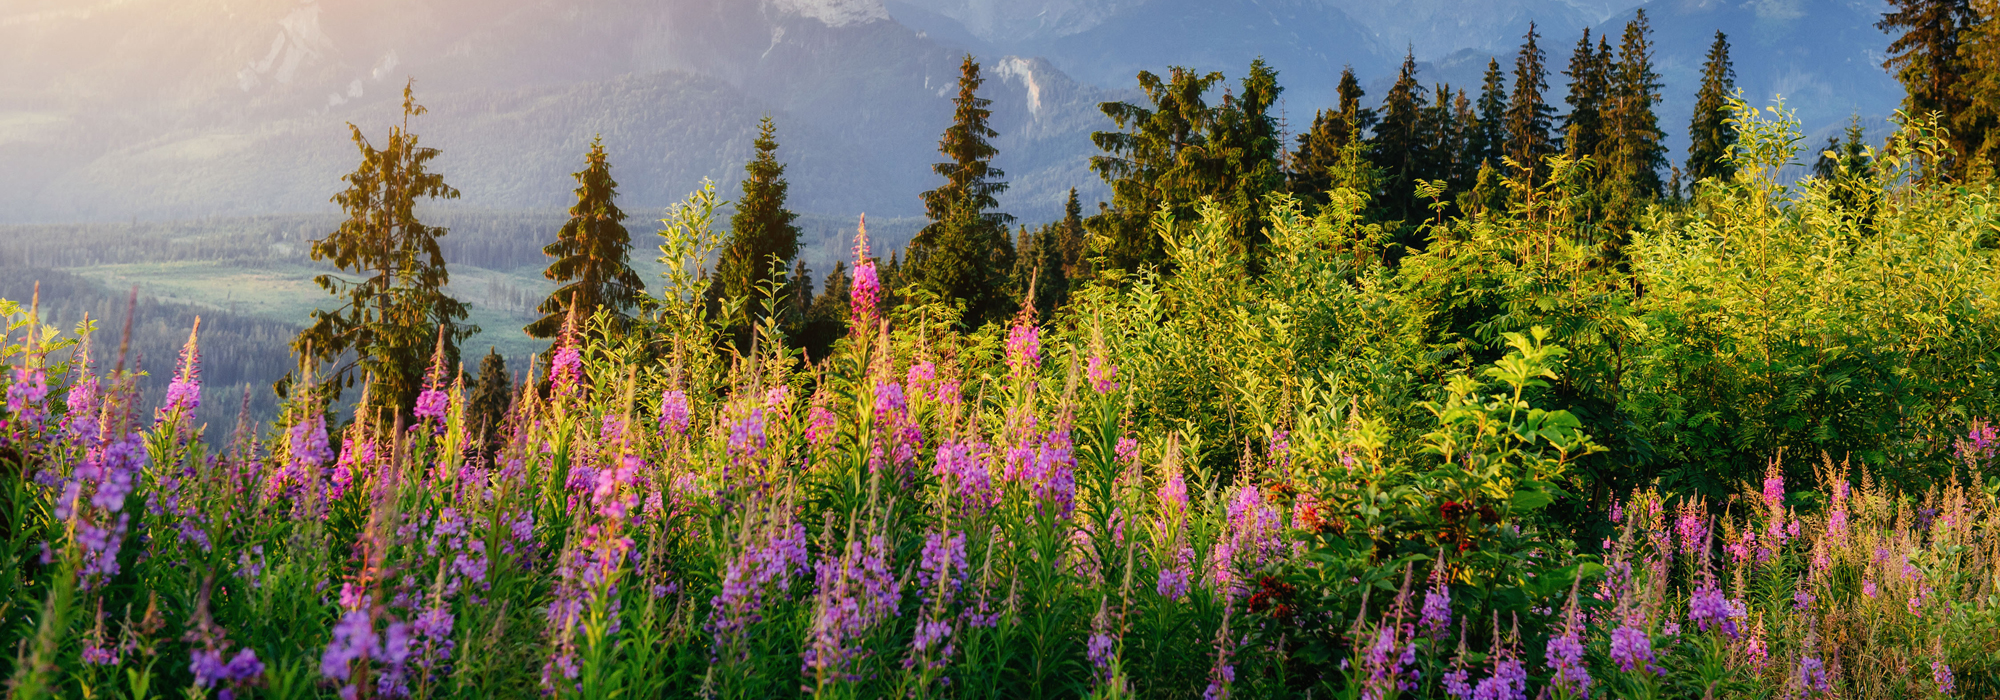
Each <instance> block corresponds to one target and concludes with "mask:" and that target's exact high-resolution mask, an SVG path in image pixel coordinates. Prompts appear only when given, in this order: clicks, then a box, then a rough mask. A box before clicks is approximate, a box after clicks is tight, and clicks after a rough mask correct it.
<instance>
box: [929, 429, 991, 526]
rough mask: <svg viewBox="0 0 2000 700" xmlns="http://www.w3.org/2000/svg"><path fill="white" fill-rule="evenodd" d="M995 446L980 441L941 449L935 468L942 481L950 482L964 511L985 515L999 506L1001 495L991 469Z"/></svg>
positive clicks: (949, 443)
mask: <svg viewBox="0 0 2000 700" xmlns="http://www.w3.org/2000/svg"><path fill="white" fill-rule="evenodd" d="M991 451H992V447H991V446H989V445H987V444H986V443H983V442H979V441H977V440H965V441H946V442H945V443H944V444H942V445H938V448H937V463H936V465H935V466H934V467H933V471H935V472H936V474H937V476H938V478H939V479H941V480H944V479H948V480H950V484H951V487H952V500H953V501H954V502H956V503H957V504H958V505H959V508H960V509H962V510H968V511H976V512H983V511H985V510H986V509H989V508H992V507H993V506H996V505H999V503H1000V492H999V491H998V490H997V489H994V488H993V473H992V471H991V468H990V467H989V466H988V463H989V461H990V459H989V457H988V454H989V453H990V452H991Z"/></svg>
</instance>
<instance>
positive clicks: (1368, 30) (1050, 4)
mask: <svg viewBox="0 0 2000 700" xmlns="http://www.w3.org/2000/svg"><path fill="white" fill-rule="evenodd" d="M1882 6H1883V3H1882V2H1880V1H1879V0H1874V1H1863V0H1653V2H1649V3H1647V4H1646V5H1645V7H1647V8H1648V11H1649V14H1650V15H1651V16H1652V17H1653V23H1654V27H1655V32H1656V34H1655V41H1656V46H1657V48H1658V51H1659V54H1658V62H1659V66H1660V72H1661V74H1662V75H1663V76H1664V78H1665V81H1666V87H1665V91H1664V97H1665V103H1664V104H1663V105H1662V107H1661V110H1660V118H1661V123H1662V125H1663V126H1664V127H1665V128H1666V129H1667V131H1668V132H1669V134H1671V135H1673V136H1672V138H1673V139H1680V138H1682V137H1681V135H1680V131H1681V130H1682V129H1684V128H1685V123H1686V118H1687V114H1686V109H1687V105H1689V104H1691V102H1692V95H1693V92H1694V88H1695V82H1694V77H1695V76H1696V75H1697V74H1698V71H1699V67H1700V56H1701V53H1702V52H1703V51H1705V50H1706V48H1707V46H1708V37H1709V35H1710V34H1711V33H1712V32H1713V30H1714V29H1715V28H1717V27H1720V28H1722V29H1724V30H1725V31H1729V32H1730V34H1731V37H1732V42H1733V43H1734V44H1735V45H1736V47H1737V69H1738V72H1739V74H1740V76H1741V77H1740V79H1739V83H1740V84H1741V85H1743V86H1744V87H1745V94H1746V95H1747V96H1749V97H1750V98H1751V99H1752V100H1753V101H1762V100H1763V99H1766V98H1768V97H1769V95H1771V94H1774V93H1780V92H1782V93H1784V94H1785V95H1787V97H1788V98H1790V100H1789V103H1790V105H1791V106H1793V107H1796V108H1799V110H1800V116H1801V117H1802V118H1804V119H1805V121H1806V123H1807V126H1808V129H1821V130H1824V129H1828V128H1832V127H1833V126H1835V125H1837V124H1838V123H1844V122H1845V120H1846V118H1847V116H1848V115H1849V114H1860V115H1863V116H1866V117H1880V116H1881V115H1884V114H1886V113H1887V112H1888V111H1889V110H1890V109H1892V108H1893V107H1894V105H1895V103H1896V100H1897V99H1898V97H1899V96H1900V91H1899V89H1898V88H1897V86H1896V85H1895V83H1894V81H1893V80H1891V79H1889V78H1888V76H1887V75H1886V74H1885V73H1883V72H1882V71H1881V70H1880V68H1879V65H1877V64H1879V62H1880V56H1879V54H1880V51H1881V49H1882V48H1883V47H1884V46H1886V44H1887V38H1886V37H1883V36H1881V34H1880V33H1879V32H1875V31H1874V30H1873V29H1872V27H1871V26H1869V25H1870V24H1871V23H1872V22H1873V20H1874V18H1875V17H1877V16H1879V14H1880V12H1881V10H1882V9H1883V8H1882ZM1633 9H1634V0H1495V1H1494V2H1486V3H1462V2H1455V1H1453V0H1373V1H1369V2H1364V1H1362V0H1014V1H1008V0H673V1H671V2H664V3H662V2H653V1H647V0H582V1H580V2H568V1H558V0H517V1H513V2H504V3H502V2H493V1H492V0H408V1H398V0H345V1H342V2H335V1H333V0H298V1H296V2H282V3H279V2H252V1H249V0H126V1H124V2H114V1H110V0H102V1H92V0H86V1H84V2H76V1H74V0H69V1H65V0H16V2H14V3H11V4H10V5H8V6H7V7H6V8H5V9H0V60H4V61H6V65H9V66H10V68H12V69H13V70H12V72H11V75H10V78H9V80H8V81H6V82H4V83H0V163H4V164H5V166H6V167H0V221H15V222H37V221H39V222H50V221H72V220H127V219H148V220H165V219H181V218H191V217H202V216H250V215H258V214H267V213H287V212H298V213H313V212H327V211H330V210H331V209H332V206H331V205H330V204H328V203H327V198H328V197H330V196H331V195H332V194H333V193H334V192H335V191H337V190H338V189H339V187H340V183H339V181H338V178H339V176H340V175H341V174H342V173H345V172H347V171H348V170H351V169H352V167H353V165H354V154H353V151H352V150H351V148H352V146H351V145H350V144H349V143H348V142H347V130H346V127H345V126H344V124H343V122H348V121H352V122H354V123H356V124H358V125H360V126H361V127H362V128H363V131H364V132H365V133H366V134H368V135H370V136H371V137H376V138H379V137H380V135H381V134H383V133H384V132H385V131H386V127H387V125H388V124H389V123H390V122H391V121H392V120H393V119H395V118H397V108H396V102H397V99H398V98H399V97H400V95H399V89H400V88H401V86H402V82H403V80H404V79H405V78H406V77H411V76H414V77H415V78H416V80H417V98H418V100H419V101H420V102H422V103H424V104H426V105H428V106H430V107H431V108H432V113H431V114H430V115H429V116H426V117H423V118H422V119H421V120H419V121H418V122H417V123H416V124H415V125H414V126H415V128H416V130H417V132H418V133H419V134H421V135H422V136H423V137H424V139H425V142H426V143H429V144H431V145H435V146H438V147H439V148H441V149H443V151H444V155H443V156H442V157H441V158H440V159H439V161H438V162H437V165H438V168H439V170H440V171H442V172H443V173H444V174H445V175H446V177H447V180H448V181H449V182H451V183H452V184H454V185H455V186H457V187H458V188H459V189H460V190H461V191H462V192H463V193H464V198H463V199H462V200H460V201H459V202H457V203H456V204H455V205H454V206H460V207H466V208H474V209H532V208H549V207H561V206H565V205H566V204H568V203H569V200H570V199H571V195H570V193H569V191H570V189H571V188H572V187H573V186H574V183H573V181H571V180H570V178H569V176H568V174H569V173H570V172H572V171H574V170H575V169H577V165H578V164H579V163H580V162H581V156H582V153H583V150H584V147H585V144H587V143H588V141H589V139H590V138H591V137H592V136H593V135H596V134H602V135H603V136H604V138H605V141H606V144H607V146H608V147H609V149H610V151H611V156H612V164H613V173H614V176H615V177H617V178H618V179H619V181H620V185H621V188H620V192H621V195H622V197H624V199H623V202H624V203H625V204H626V208H627V210H628V211H631V212H634V214H635V216H643V217H645V218H652V217H654V216H656V215H657V212H658V211H659V209H660V208H662V207H665V206H667V205H668V204H670V203H672V202H673V201H676V200H678V199H679V197H680V196H681V195H682V194H684V193H686V192H687V191H689V190H691V189H693V188H694V187H696V186H698V184H699V182H700V180H701V179H702V178H704V177H706V178H711V179H714V180H716V181H718V182H719V183H721V184H722V185H723V187H724V188H725V193H726V194H727V193H728V192H729V190H728V188H730V187H731V186H732V185H733V183H734V181H735V179H736V177H737V176H738V173H740V168H741V164H742V162H743V161H744V160H745V159H746V158H747V157H748V156H749V153H750V149H749V141H750V139H751V130H752V128H753V125H754V123H755V121H756V119H757V118H758V117H760V116H762V115H765V114H770V115H773V116H775V117H776V118H777V119H778V122H779V140H780V143H781V144H782V146H781V148H780V151H779V155H780V157H781V158H782V159H784V160H785V161H786V162H788V163H790V164H791V169H790V170H789V171H788V173H787V176H788V177H789V178H790V179H791V180H792V182H793V189H792V192H793V200H792V203H793V206H794V207H795V208H797V209H800V210H803V211H811V212H818V213H825V214H829V215H841V216H851V215H853V214H855V213H859V212H863V211H866V212H870V213H876V214H879V215H884V216H909V215H914V214H918V213H921V207H920V205H919V202H918V200H917V197H916V195H917V193H918V192H920V191H922V190H925V189H928V188H930V187H932V186H935V184H936V181H937V180H936V177H935V176H934V175H932V174H931V172H930V170H929V167H928V166H929V164H930V163H933V162H936V161H937V160H938V159H939V156H938V154H937V152H936V142H937V137H938V134H939V133H940V132H941V131H942V130H943V129H944V127H945V126H946V124H947V123H948V121H949V115H950V104H949V100H950V96H951V93H952V90H953V86H954V81H955V80H956V77H957V65H958V60H959V59H960V58H961V57H962V56H963V54H964V53H965V52H966V51H973V52H976V53H978V54H979V57H980V59H981V60H982V62H983V63H984V65H985V74H986V77H987V78H988V82H987V85H986V89H985V91H984V94H985V96H987V97H989V98H991V99H992V100H993V102H994V106H993V109H994V117H993V125H994V126H995V128H996V129H998V130H999V131H1000V133H1001V136H1000V137H999V139H998V140H997V142H996V145H998V147H999V149H1000V154H1001V155H1000V157H999V159H998V163H997V165H998V166H999V167H1001V168H1002V169H1003V170H1005V171H1006V172H1007V175H1008V180H1009V181H1010V182H1011V183H1012V185H1013V187H1012V189H1011V190H1010V191H1009V192H1008V193H1007V194H1006V196H1004V197H1003V199H1002V205H1003V207H1004V208H1006V209H1007V210H1008V211H1010V212H1012V213H1015V214H1017V215H1019V216H1021V218H1022V219H1023V220H1024V221H1027V222H1033V221H1037V220H1047V219H1050V218H1053V217H1054V216H1055V215H1056V214H1057V211H1058V208H1059V206H1060V203H1061V201H1062V198H1063V196H1064V195H1065V194H1066V193H1067V190H1068V189H1069V188H1070V187H1078V188H1080V189H1081V190H1082V192H1083V194H1084V197H1085V199H1086V200H1087V201H1094V200H1096V199H1101V198H1104V196H1105V195H1104V188H1103V186H1102V183H1101V182H1100V181H1099V179H1098V178H1097V177H1096V176H1095V175H1094V174H1092V173H1090V172H1089V170H1088V167H1087V163H1088V158H1089V156H1090V155H1091V154H1092V153H1093V152H1094V148H1093V147H1092V145H1091V143H1090V140H1089V135H1090V133H1091V132H1093V131H1097V130H1102V129H1106V128H1109V126H1110V124H1109V121H1108V120H1107V119H1105V118H1104V117H1103V116H1102V115H1101V114H1100V113H1099V112H1098V110H1097V104H1098V103H1099V102H1103V101H1107V100H1114V99H1133V98H1136V97H1137V95H1136V94H1135V91H1134V90H1132V89H1131V85H1132V79H1131V76H1132V74H1133V73H1136V72H1137V71H1138V70H1141V69H1145V70H1153V71H1155V72H1160V71H1164V70H1165V69H1166V68H1167V66H1169V65H1187V66H1190V67H1195V68H1199V69H1204V70H1208V69H1213V70H1222V71H1224V72H1225V73H1226V74H1227V75H1228V76H1229V77H1230V78H1231V80H1232V81H1233V80H1234V79H1235V78H1237V77H1239V76H1240V75H1241V74H1242V73H1243V70H1244V67H1245V66H1246V65H1247V64H1248V63H1249V61H1250V60H1251V59H1252V58H1255V57H1258V56H1263V57H1265V58H1266V59H1267V60H1269V61H1270V62H1271V64H1272V65H1273V66H1274V67H1275V68H1277V69H1278V71H1279V72H1280V82H1281V84H1283V85H1284V86H1285V87H1286V88H1287V92H1286V95H1285V103H1284V105H1283V109H1284V111H1285V116H1286V118H1287V123H1288V124H1290V125H1291V128H1293V129H1297V128H1301V127H1302V125H1303V124H1304V123H1306V121H1307V120H1308V119H1309V118H1310V115H1311V113H1312V111H1313V110H1314V109H1317V108H1320V107H1324V106H1326V105H1328V104H1330V103H1331V102H1332V101H1333V99H1332V91H1331V88H1332V85H1333V82H1334V80H1335V79H1336V78H1337V77H1338V74H1339V70H1340V68H1341V67H1342V66H1346V65H1352V66H1353V67H1354V68H1355V69H1356V71H1357V72H1358V73H1359V74H1360V75H1361V76H1362V77H1363V79H1364V81H1367V82H1369V83H1371V84H1380V85H1381V86H1384V87H1385V86H1386V79H1387V77H1388V76H1389V73H1390V72H1391V71H1392V70H1393V68H1394V65H1395V63H1396V62H1398V61H1399V60H1400V58H1401V56H1402V54H1403V52H1404V51H1405V50H1409V51H1412V52H1415V53H1416V54H1417V55H1418V57H1419V58H1420V59H1421V60H1423V61H1424V62H1425V64H1424V73H1423V75H1422V76H1421V77H1422V79H1423V80H1424V82H1425V83H1426V84H1427V85H1428V84H1432V83H1435V82H1445V81H1448V82H1451V83H1452V84H1453V85H1455V86H1458V87H1464V88H1467V89H1469V90H1476V87H1477V73H1478V71H1479V70H1480V69H1482V68H1483V67H1484V65H1485V60H1484V57H1485V56H1488V55H1498V56H1500V57H1501V61H1502V63H1503V64H1510V63H1511V56H1512V52H1513V47H1514V45H1515V44H1517V43H1518V41H1519V34H1520V33H1521V32H1522V31H1524V30H1525V26H1526V23H1527V22H1528V21H1530V20H1533V21H1537V22H1538V23H1539V25H1540V27H1541V28H1542V30H1543V32H1544V37H1545V39H1544V48H1545V49H1546V50H1547V51H1548V52H1549V57H1550V61H1549V62H1550V65H1551V66H1552V67H1555V68H1556V69H1558V70H1559V69H1560V66H1561V65H1563V64H1564V63H1566V61H1567V55H1568V51H1569V49H1570V47H1571V46H1572V45H1573V44H1574V42H1575V37H1576V35H1577V34H1578V33H1580V31H1581V28H1582V27H1585V26H1592V27H1596V28H1597V29H1598V30H1599V31H1604V32H1611V33H1612V35H1613V41H1614V43H1615V41H1616V31H1617V30H1618V28H1619V27H1620V26H1622V24H1623V22H1624V21H1625V20H1626V19H1627V18H1629V17H1630V14H1631V11H1632V10H1633ZM1517 25H1518V26H1517ZM1072 76H1075V77H1072ZM1551 78H1552V80H1551V82H1552V83H1553V85H1552V87H1555V88H1556V95H1555V96H1552V101H1554V100H1559V95H1560V89H1561V88H1560V83H1561V82H1562V80H1561V76H1560V75H1553V76H1551ZM1383 92H1384V90H1382V89H1380V88H1371V91H1370V93H1371V94H1370V97H1369V99H1370V100H1371V101H1374V100H1379V99H1380V97H1381V95H1382V93H1383ZM1558 104H1559V103H1558ZM1670 143H1678V141H1670ZM1809 145H1810V144H1809ZM1678 158H1679V156H1678V153H1677V154H1676V159H1677V160H1678Z"/></svg>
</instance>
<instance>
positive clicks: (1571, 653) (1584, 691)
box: [1545, 610, 1590, 698]
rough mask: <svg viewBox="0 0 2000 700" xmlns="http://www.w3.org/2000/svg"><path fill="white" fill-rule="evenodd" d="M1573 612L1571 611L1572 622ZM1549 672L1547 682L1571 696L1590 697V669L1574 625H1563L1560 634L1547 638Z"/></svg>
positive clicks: (1581, 641)
mask: <svg viewBox="0 0 2000 700" xmlns="http://www.w3.org/2000/svg"><path fill="white" fill-rule="evenodd" d="M1574 614H1575V611H1574V610H1572V611H1571V615H1572V620H1574ZM1545 653H1546V658H1547V660H1548V664H1549V670H1551V671H1553V672H1554V674H1553V677H1551V678H1550V679H1549V682H1550V683H1551V684H1553V685H1554V686H1555V687H1557V688H1560V689H1562V690H1563V691H1565V692H1567V693H1569V694H1570V695H1571V696H1574V697H1579V698H1587V697H1590V668H1589V666H1588V665H1586V664H1585V662H1584V659H1583V640H1581V639H1579V638H1578V636H1577V629H1576V625H1575V624H1573V623H1572V624H1569V625H1565V626H1564V627H1563V632H1562V634H1559V635H1556V636H1554V637H1550V638H1549V646H1548V650H1547V651H1546V652H1545Z"/></svg>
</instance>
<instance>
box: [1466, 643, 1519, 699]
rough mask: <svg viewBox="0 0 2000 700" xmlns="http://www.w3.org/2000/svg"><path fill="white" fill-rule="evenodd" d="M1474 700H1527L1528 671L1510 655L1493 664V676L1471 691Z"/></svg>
mask: <svg viewBox="0 0 2000 700" xmlns="http://www.w3.org/2000/svg"><path fill="white" fill-rule="evenodd" d="M1472 697H1473V698H1474V700H1527V697H1528V669H1527V667H1526V666H1524V665H1522V664H1521V660H1520V659H1516V658H1513V655H1512V654H1507V655H1504V656H1502V657H1500V658H1498V659H1496V660H1494V662H1493V675H1491V676H1488V677H1486V678H1485V679H1483V680H1481V681H1479V685H1478V687H1476V688H1473V690H1472Z"/></svg>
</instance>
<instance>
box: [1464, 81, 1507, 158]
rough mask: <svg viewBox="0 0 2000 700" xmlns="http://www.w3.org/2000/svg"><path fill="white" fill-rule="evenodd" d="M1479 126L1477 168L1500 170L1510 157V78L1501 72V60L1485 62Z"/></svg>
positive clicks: (1474, 133)
mask: <svg viewBox="0 0 2000 700" xmlns="http://www.w3.org/2000/svg"><path fill="white" fill-rule="evenodd" d="M1478 109H1479V122H1478V125H1477V127H1476V128H1474V129H1473V131H1472V138H1471V146H1470V147H1471V149H1472V153H1473V155H1474V156H1475V158H1476V159H1477V163H1476V164H1475V168H1477V167H1479V166H1486V165H1490V166H1492V167H1496V168H1497V167H1500V156H1503V155H1506V154H1507V78H1506V76H1505V75H1503V74H1502V73H1501V72H1500V60H1499V59H1494V58H1489V59H1486V76H1485V78H1484V79H1482V80H1481V81H1480V83H1479V107H1478Z"/></svg>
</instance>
